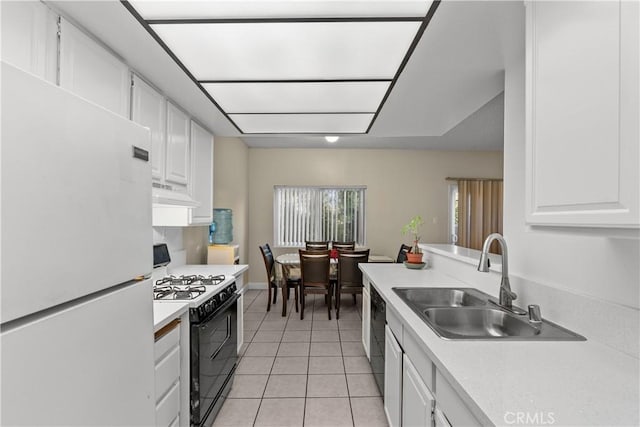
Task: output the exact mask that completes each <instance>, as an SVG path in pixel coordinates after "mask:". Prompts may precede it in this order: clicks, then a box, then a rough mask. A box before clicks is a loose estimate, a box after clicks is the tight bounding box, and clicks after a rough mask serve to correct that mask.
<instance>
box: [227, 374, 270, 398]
mask: <svg viewBox="0 0 640 427" xmlns="http://www.w3.org/2000/svg"><path fill="white" fill-rule="evenodd" d="M267 379H269V375H235V376H234V377H233V386H231V391H230V392H229V397H230V398H242V399H244V398H254V397H255V398H261V397H262V394H263V393H264V387H265V385H266V384H267Z"/></svg>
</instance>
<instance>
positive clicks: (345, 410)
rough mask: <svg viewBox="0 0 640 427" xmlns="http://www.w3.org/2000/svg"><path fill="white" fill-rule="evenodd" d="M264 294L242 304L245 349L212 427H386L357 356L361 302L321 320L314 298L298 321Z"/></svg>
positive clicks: (349, 302)
mask: <svg viewBox="0 0 640 427" xmlns="http://www.w3.org/2000/svg"><path fill="white" fill-rule="evenodd" d="M281 304H282V300H281V295H278V301H277V303H276V305H275V306H273V305H272V306H271V311H269V312H267V311H266V305H267V293H266V291H257V290H249V291H248V292H247V293H246V294H245V297H244V333H245V337H244V340H245V344H244V346H243V348H242V351H241V358H240V361H239V364H238V368H237V371H236V376H235V381H234V384H233V388H232V389H231V393H230V395H229V398H228V399H227V400H226V401H225V404H224V406H223V407H222V409H221V410H220V413H219V414H218V416H217V418H216V420H215V423H214V426H216V427H219V426H332V427H338V426H356V427H358V426H366V427H377V426H387V422H386V418H385V415H384V409H383V406H382V398H381V397H380V392H379V391H378V388H377V385H376V383H375V380H374V378H373V375H372V374H371V368H370V366H369V362H368V360H367V358H366V356H365V353H364V349H363V348H362V340H361V336H362V319H361V314H360V313H361V310H362V306H361V299H360V296H358V299H357V304H356V305H355V306H354V305H353V299H352V297H351V295H344V296H343V297H342V302H341V307H340V320H338V321H336V319H335V309H332V310H331V317H332V320H328V319H327V306H326V305H325V303H324V297H323V296H322V295H310V296H309V297H307V306H306V308H305V319H304V320H300V313H296V311H295V306H294V305H293V295H292V296H291V298H290V300H289V303H288V310H287V317H282V305H281Z"/></svg>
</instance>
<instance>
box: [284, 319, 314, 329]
mask: <svg viewBox="0 0 640 427" xmlns="http://www.w3.org/2000/svg"><path fill="white" fill-rule="evenodd" d="M311 323H312V322H311V319H305V320H300V317H299V316H296V317H295V318H294V317H291V318H289V321H288V322H287V326H285V331H287V330H289V331H310V330H311Z"/></svg>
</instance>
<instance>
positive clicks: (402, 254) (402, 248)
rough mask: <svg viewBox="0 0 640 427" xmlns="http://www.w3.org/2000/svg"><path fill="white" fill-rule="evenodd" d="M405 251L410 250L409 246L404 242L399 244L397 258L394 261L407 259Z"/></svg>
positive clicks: (400, 261) (399, 261)
mask: <svg viewBox="0 0 640 427" xmlns="http://www.w3.org/2000/svg"><path fill="white" fill-rule="evenodd" d="M407 252H411V246H407V245H405V244H404V243H402V244H400V250H399V251H398V258H397V259H396V262H398V263H402V262H405V261H406V260H407Z"/></svg>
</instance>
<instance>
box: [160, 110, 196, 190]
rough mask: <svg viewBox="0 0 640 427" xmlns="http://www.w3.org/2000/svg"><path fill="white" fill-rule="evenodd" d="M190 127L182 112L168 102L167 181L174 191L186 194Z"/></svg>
mask: <svg viewBox="0 0 640 427" xmlns="http://www.w3.org/2000/svg"><path fill="white" fill-rule="evenodd" d="M189 125H190V120H189V116H187V115H186V114H185V113H184V112H183V111H182V110H180V109H179V108H178V107H176V106H175V105H173V104H172V103H171V102H167V164H166V171H165V181H167V182H169V183H172V184H176V185H173V186H172V189H173V190H174V191H181V192H186V190H187V183H188V180H189Z"/></svg>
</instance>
